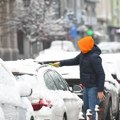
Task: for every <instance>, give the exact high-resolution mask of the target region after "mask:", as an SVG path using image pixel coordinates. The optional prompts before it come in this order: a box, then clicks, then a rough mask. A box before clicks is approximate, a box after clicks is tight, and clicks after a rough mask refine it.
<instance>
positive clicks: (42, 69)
mask: <svg viewBox="0 0 120 120" xmlns="http://www.w3.org/2000/svg"><path fill="white" fill-rule="evenodd" d="M26 61H27V62H26ZM11 62H12V61H11ZM11 62H10V64H9V61H6V64H7V66H9V69H11V71H12V73H13V74H14V75H15V76H16V79H17V80H18V81H26V83H28V84H30V85H32V86H33V87H32V89H33V93H32V95H31V96H30V97H29V100H30V101H31V104H32V106H33V109H34V112H35V120H45V119H46V120H63V119H64V120H73V119H74V120H79V118H81V117H83V116H80V115H81V113H82V106H83V101H82V99H80V98H79V97H78V96H77V95H76V94H75V93H72V92H71V91H70V89H69V85H68V84H67V82H66V81H65V80H64V79H63V78H62V76H61V75H60V74H59V73H58V72H57V71H56V70H55V68H54V67H52V66H50V65H46V64H45V65H40V64H38V63H36V62H34V60H33V61H31V60H18V61H13V63H12V64H11ZM32 71H33V72H32Z"/></svg>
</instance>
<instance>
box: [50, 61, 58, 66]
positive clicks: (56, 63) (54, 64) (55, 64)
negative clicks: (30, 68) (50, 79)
mask: <svg viewBox="0 0 120 120" xmlns="http://www.w3.org/2000/svg"><path fill="white" fill-rule="evenodd" d="M49 65H52V66H54V67H60V62H55V63H49Z"/></svg>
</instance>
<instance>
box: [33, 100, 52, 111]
mask: <svg viewBox="0 0 120 120" xmlns="http://www.w3.org/2000/svg"><path fill="white" fill-rule="evenodd" d="M43 106H45V107H49V108H51V107H52V104H51V101H50V100H43V99H40V101H39V102H37V103H33V104H32V107H33V109H34V111H38V110H40V109H41V108H42V107H43Z"/></svg>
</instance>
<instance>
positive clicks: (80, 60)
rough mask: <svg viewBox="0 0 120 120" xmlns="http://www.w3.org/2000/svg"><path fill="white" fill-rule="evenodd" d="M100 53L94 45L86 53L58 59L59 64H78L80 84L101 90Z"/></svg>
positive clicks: (102, 87) (102, 79)
mask: <svg viewBox="0 0 120 120" xmlns="http://www.w3.org/2000/svg"><path fill="white" fill-rule="evenodd" d="M100 54H101V50H100V49H99V48H98V47H97V46H96V45H94V47H93V49H92V50H91V51H89V52H88V53H86V54H83V53H82V52H81V53H80V54H79V55H77V56H76V57H75V58H73V59H68V60H62V61H60V66H71V65H79V66H80V82H81V84H83V85H84V86H85V87H87V88H90V87H98V91H103V89H104V82H105V73H104V70H103V67H102V60H101V57H100V56H99V55H100ZM73 72H75V71H73Z"/></svg>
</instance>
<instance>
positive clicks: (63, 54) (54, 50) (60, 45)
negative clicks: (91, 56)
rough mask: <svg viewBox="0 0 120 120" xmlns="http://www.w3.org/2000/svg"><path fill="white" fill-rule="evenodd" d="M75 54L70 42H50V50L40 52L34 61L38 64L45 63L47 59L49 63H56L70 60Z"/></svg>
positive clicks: (76, 52)
mask: <svg viewBox="0 0 120 120" xmlns="http://www.w3.org/2000/svg"><path fill="white" fill-rule="evenodd" d="M58 54H59V55H58ZM77 54H78V51H76V50H75V48H74V45H73V43H72V42H71V41H68V40H65V41H60V40H55V41H52V43H51V46H50V48H48V49H44V50H43V51H40V53H39V55H38V56H37V57H36V58H35V60H36V61H39V62H42V61H43V62H45V61H47V60H48V59H49V61H57V60H62V59H66V58H71V57H73V56H76V55H77Z"/></svg>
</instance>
